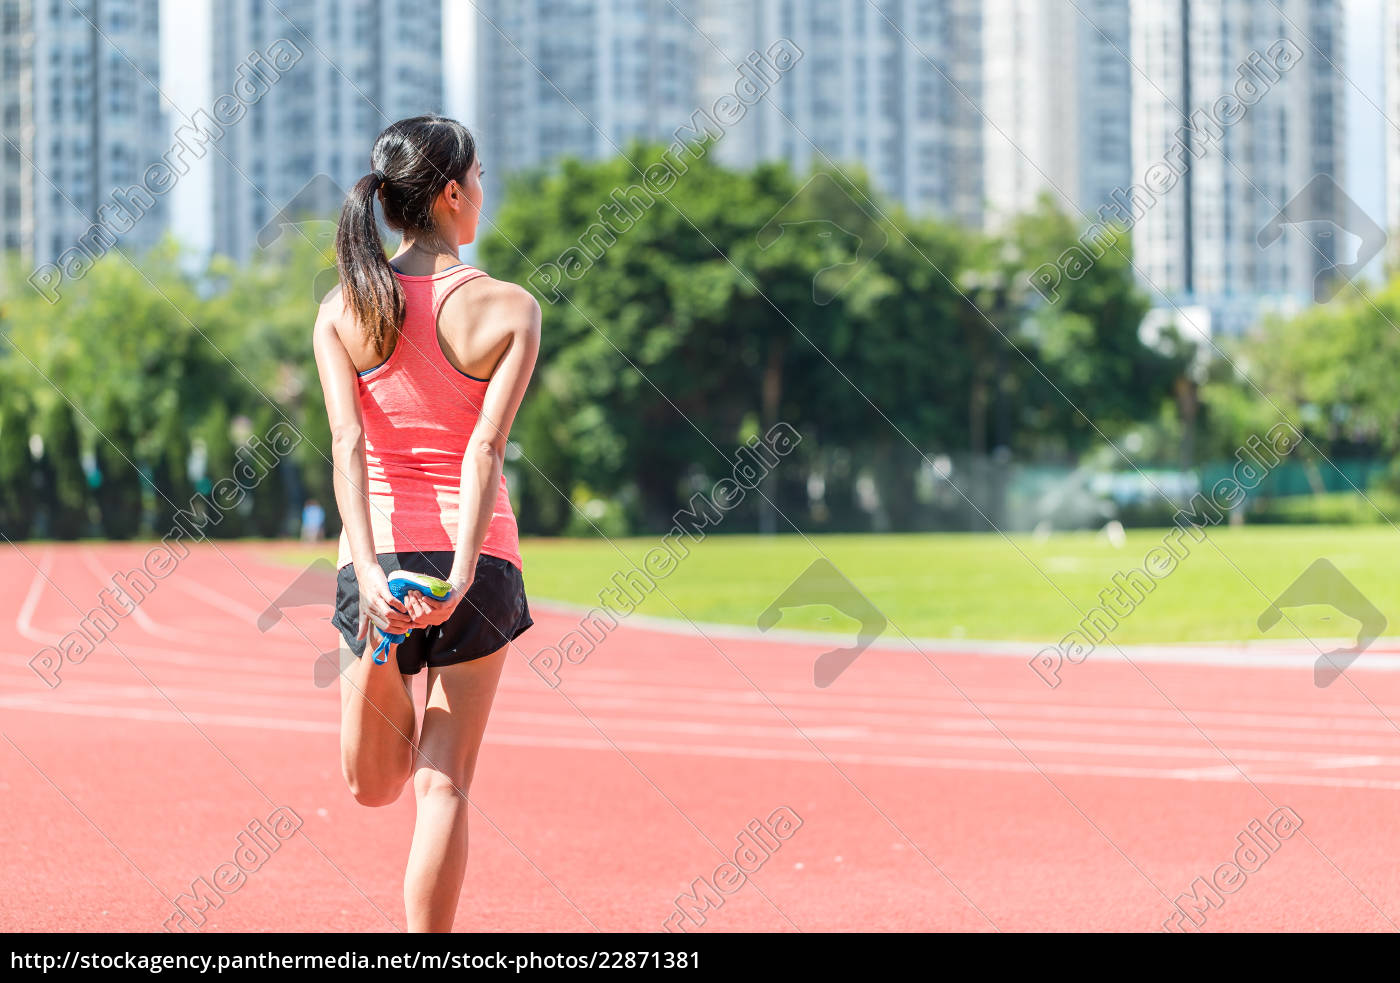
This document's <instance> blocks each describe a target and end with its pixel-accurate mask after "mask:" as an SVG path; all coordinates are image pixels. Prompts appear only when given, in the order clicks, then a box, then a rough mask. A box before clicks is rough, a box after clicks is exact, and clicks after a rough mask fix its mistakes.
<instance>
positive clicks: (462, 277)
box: [433, 263, 486, 326]
mask: <svg viewBox="0 0 1400 983" xmlns="http://www.w3.org/2000/svg"><path fill="white" fill-rule="evenodd" d="M449 271H450V272H451V273H452V275H451V276H450V277H445V278H444V280H445V281H446V282H443V281H435V282H434V283H433V324H434V326H436V325H437V319H438V315H439V314H441V313H442V305H443V304H444V303H446V301H447V298H448V297H450V296H452V294H453V292H454V291H455V290H456V289H457V288H458V287H460V286H461V285H462V284H464V283H470V282H471V281H472V280H476V279H478V278H479V277H483V276H485V275H486V271H485V270H479V269H477V268H476V267H475V266H467V265H466V264H465V263H463V264H462V265H461V266H454V267H450V268H449V270H446V271H444V272H449Z"/></svg>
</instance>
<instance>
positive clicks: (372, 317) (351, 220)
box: [335, 116, 476, 355]
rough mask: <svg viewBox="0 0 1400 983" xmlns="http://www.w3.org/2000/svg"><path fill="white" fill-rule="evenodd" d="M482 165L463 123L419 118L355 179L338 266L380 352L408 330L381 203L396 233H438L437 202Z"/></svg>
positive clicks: (377, 145)
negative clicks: (377, 216) (378, 216)
mask: <svg viewBox="0 0 1400 983" xmlns="http://www.w3.org/2000/svg"><path fill="white" fill-rule="evenodd" d="M475 162H476V141H475V140H474V139H473V138H472V135H471V132H470V131H468V130H467V128H466V127H465V126H463V125H462V124H461V123H458V122H457V121H456V120H453V119H447V118H446V117H444V116H415V117H413V118H412V119H404V120H399V121H398V122H397V123H393V124H391V125H390V126H389V127H388V128H387V129H386V130H384V132H383V133H381V134H379V136H378V137H377V138H376V139H375V141H374V149H373V150H372V151H371V152H370V173H369V174H366V175H365V176H364V177H362V178H360V179H359V180H358V181H356V182H355V186H354V187H353V188H351V189H350V194H349V195H347V196H346V198H345V206H344V207H343V208H342V209H341V211H340V226H339V228H337V229H336V234H335V253H336V266H337V267H338V268H339V269H340V285H341V289H342V290H343V291H344V296H345V305H346V307H348V308H349V309H350V312H351V313H352V314H354V316H355V318H356V319H357V320H358V321H359V322H360V324H361V325H362V326H363V328H364V331H365V335H366V337H367V338H368V339H369V341H370V342H371V343H372V344H373V345H374V347H375V350H376V351H377V352H378V353H379V354H380V355H384V354H387V352H388V351H389V349H390V348H392V347H393V344H394V342H395V341H396V339H397V338H398V333H399V329H400V328H401V327H403V318H404V293H403V286H402V285H401V284H400V283H399V281H398V277H396V276H394V270H393V268H392V267H391V266H390V265H389V257H388V256H386V255H385V253H384V244H383V242H382V241H381V240H380V238H379V227H378V225H377V224H376V223H375V220H374V199H375V196H376V194H377V195H378V197H379V203H380V207H381V208H382V209H383V211H384V219H385V221H386V222H387V223H388V224H389V227H390V228H391V229H395V230H396V231H399V232H402V233H404V234H406V235H413V236H415V237H418V236H424V235H429V234H431V233H432V232H433V231H434V230H433V203H434V202H436V201H437V197H438V195H440V194H441V193H442V189H443V188H445V187H447V182H449V181H462V180H465V178H466V174H467V171H468V169H469V168H470V167H471V166H472V164H473V163H475Z"/></svg>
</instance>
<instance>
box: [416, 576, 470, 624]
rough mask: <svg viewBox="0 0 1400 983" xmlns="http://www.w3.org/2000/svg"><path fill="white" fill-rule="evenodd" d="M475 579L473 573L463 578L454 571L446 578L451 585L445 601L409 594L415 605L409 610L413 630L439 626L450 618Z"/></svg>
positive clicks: (423, 595) (424, 595)
mask: <svg viewBox="0 0 1400 983" xmlns="http://www.w3.org/2000/svg"><path fill="white" fill-rule="evenodd" d="M474 578H475V571H473V573H470V574H467V575H466V576H465V577H462V576H460V575H458V574H457V573H456V572H455V571H454V572H453V573H452V575H451V576H449V577H448V578H447V582H448V583H449V584H451V585H452V596H451V597H449V598H447V600H445V601H439V600H436V599H434V598H432V597H429V596H427V595H426V594H417V593H414V594H410V595H409V597H410V598H412V599H413V600H414V601H416V602H417V603H416V604H415V605H414V606H413V607H412V608H410V610H411V611H412V612H413V626H414V627H415V628H427V627H428V626H429V625H440V624H442V623H443V622H444V621H446V620H447V619H448V618H450V617H452V612H453V611H456V610H457V605H458V604H459V603H461V601H462V598H463V597H465V596H466V594H467V591H468V590H470V589H471V585H472V580H473V579H474Z"/></svg>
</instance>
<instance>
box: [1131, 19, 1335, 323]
mask: <svg viewBox="0 0 1400 983" xmlns="http://www.w3.org/2000/svg"><path fill="white" fill-rule="evenodd" d="M1341 26H1342V10H1341V3H1340V0H1150V2H1134V3H1133V5H1132V53H1133V61H1134V63H1135V66H1136V68H1137V69H1138V70H1137V71H1136V72H1135V73H1134V77H1133V86H1132V94H1133V95H1132V99H1133V122H1132V134H1133V175H1134V188H1133V196H1132V212H1133V220H1132V225H1133V248H1134V254H1135V265H1136V266H1137V269H1138V271H1139V275H1140V279H1141V281H1142V283H1143V286H1144V287H1145V288H1146V289H1148V290H1149V291H1151V292H1152V293H1153V294H1154V295H1155V296H1156V298H1157V301H1158V303H1160V304H1164V305H1167V306H1186V305H1191V306H1193V307H1195V308H1198V309H1201V310H1203V311H1205V312H1207V314H1208V318H1209V321H1210V324H1209V325H1208V326H1206V327H1207V328H1208V330H1210V331H1211V332H1213V333H1216V332H1225V333H1231V332H1233V331H1237V330H1241V329H1243V328H1244V327H1246V326H1248V324H1250V323H1252V322H1253V321H1254V320H1255V319H1256V318H1257V316H1258V313H1259V310H1260V307H1261V304H1262V305H1274V304H1286V303H1305V302H1307V301H1309V300H1311V299H1312V295H1313V292H1314V286H1315V282H1316V281H1317V279H1318V277H1319V274H1322V275H1324V277H1325V276H1326V271H1328V270H1330V269H1331V268H1332V267H1333V266H1334V264H1336V263H1337V262H1338V261H1339V260H1341V259H1342V258H1343V257H1342V256H1341V255H1340V253H1339V250H1345V249H1346V248H1348V245H1347V243H1345V242H1343V241H1342V240H1344V239H1347V238H1348V237H1347V236H1345V235H1342V234H1339V228H1340V229H1341V230H1342V231H1343V232H1346V231H1348V230H1347V229H1346V226H1347V224H1348V223H1347V220H1346V218H1345V216H1344V215H1343V213H1342V208H1343V202H1342V198H1341V196H1340V195H1339V194H1338V193H1337V192H1338V191H1340V183H1341V181H1342V180H1343V174H1344V170H1343V149H1344V132H1343V131H1344V126H1343V123H1344V119H1343V114H1344V108H1343V96H1344V89H1345V86H1346V76H1345V74H1344V71H1345V66H1344V64H1343V50H1342V30H1341ZM1125 211H1126V210H1125ZM1351 231H1354V230H1351ZM1198 327H1199V326H1198Z"/></svg>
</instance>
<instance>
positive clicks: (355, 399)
mask: <svg viewBox="0 0 1400 983" xmlns="http://www.w3.org/2000/svg"><path fill="white" fill-rule="evenodd" d="M338 294H339V292H338V291H337V292H336V293H335V294H332V297H331V298H329V299H327V301H326V303H324V304H322V305H321V310H320V312H319V313H318V314H317V317H316V327H315V328H314V330H313V334H312V348H313V349H314V350H315V353H316V371H317V373H318V374H319V375H320V377H321V390H322V392H323V393H324V394H325V397H326V415H327V417H328V418H329V420H330V429H331V464H332V467H333V469H334V472H335V473H334V477H333V482H334V486H335V504H336V507H337V508H338V509H339V510H340V521H341V522H342V523H343V524H344V526H345V535H346V538H347V539H348V541H349V544H350V558H351V561H352V562H353V563H354V565H355V578H356V580H357V581H358V582H359V585H360V600H361V603H360V630H359V637H360V638H363V637H365V633H366V631H367V630H368V623H369V622H371V621H372V622H373V623H374V624H375V626H376V627H378V628H379V629H381V630H383V629H386V628H387V629H388V630H389V631H392V632H394V633H395V634H401V633H402V632H403V631H404V629H406V628H407V627H408V626H409V624H410V619H409V615H408V614H407V611H406V609H405V607H404V605H402V604H400V603H399V601H398V600H397V599H396V598H395V597H394V596H393V595H392V594H390V593H389V583H388V579H387V578H386V577H385V575H384V571H383V570H382V569H381V568H380V566H379V562H378V560H377V559H376V558H375V553H374V533H373V531H372V528H371V526H370V519H369V491H368V489H369V467H368V464H367V463H366V459H365V432H364V423H363V419H362V417H361V414H360V396H359V391H358V388H357V385H356V380H357V378H358V377H357V375H356V372H355V363H354V362H353V361H351V359H350V353H349V352H347V351H346V350H345V343H344V342H343V341H341V339H340V334H339V332H338V331H337V330H336V307H337V299H336V298H338Z"/></svg>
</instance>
